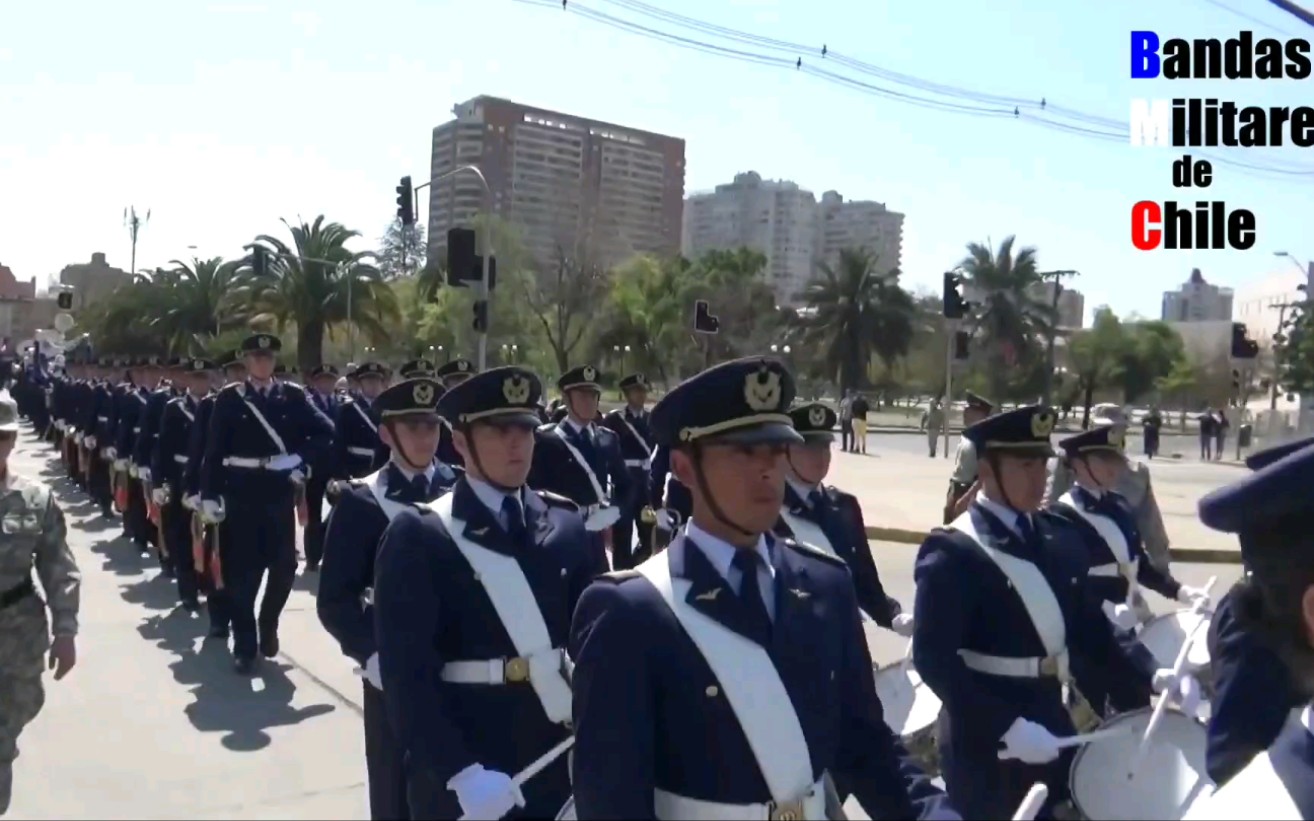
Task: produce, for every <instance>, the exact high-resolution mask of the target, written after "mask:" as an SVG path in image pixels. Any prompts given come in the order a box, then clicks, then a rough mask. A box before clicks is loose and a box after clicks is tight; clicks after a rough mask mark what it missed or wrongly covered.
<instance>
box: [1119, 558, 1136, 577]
mask: <svg viewBox="0 0 1314 821" xmlns="http://www.w3.org/2000/svg"><path fill="white" fill-rule="evenodd" d="M1135 570H1136V565H1134V564H1132V563H1131V562H1123V563H1122V564H1119V565H1118V573H1119V574H1121V575H1122V576H1123V577H1124V578H1127V579H1130V578H1131V577H1132V576H1133V574H1134V573H1135Z"/></svg>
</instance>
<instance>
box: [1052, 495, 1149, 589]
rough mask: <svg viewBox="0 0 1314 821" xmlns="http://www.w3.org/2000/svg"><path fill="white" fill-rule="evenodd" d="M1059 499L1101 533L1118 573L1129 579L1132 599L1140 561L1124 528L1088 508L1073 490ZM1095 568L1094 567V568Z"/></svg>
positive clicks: (1137, 585)
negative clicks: (1132, 552)
mask: <svg viewBox="0 0 1314 821" xmlns="http://www.w3.org/2000/svg"><path fill="white" fill-rule="evenodd" d="M1059 501H1060V502H1062V503H1063V504H1065V505H1067V506H1068V507H1070V508H1072V510H1073V511H1074V512H1075V513H1076V514H1077V515H1078V516H1080V517H1081V519H1082V521H1084V522H1085V523H1086V524H1088V525H1090V526H1091V528H1093V529H1094V530H1095V532H1096V533H1098V534H1099V535H1100V538H1101V539H1103V540H1104V544H1106V545H1108V548H1109V552H1110V553H1112V554H1113V561H1114V562H1115V563H1116V564H1117V566H1118V574H1119V575H1120V576H1122V577H1123V578H1124V579H1126V580H1127V585H1128V590H1127V598H1128V599H1129V600H1130V599H1131V598H1132V597H1133V596H1135V595H1136V590H1137V588H1138V587H1139V584H1138V582H1137V578H1136V573H1137V570H1138V567H1139V563H1138V562H1137V561H1136V560H1135V559H1133V558H1132V555H1131V546H1130V545H1129V544H1127V536H1126V534H1124V533H1123V532H1122V528H1120V527H1118V524H1117V522H1115V521H1113V519H1110V518H1109V517H1108V516H1105V515H1103V514H1100V513H1091V512H1090V511H1088V510H1086V507H1085V505H1083V504H1082V503H1081V502H1080V501H1078V499H1077V498H1076V497H1075V496H1074V495H1073V493H1072V491H1071V490H1069V491H1068V492H1067V493H1065V494H1063V497H1062V498H1060V499H1059ZM1094 569H1095V568H1092V570H1094Z"/></svg>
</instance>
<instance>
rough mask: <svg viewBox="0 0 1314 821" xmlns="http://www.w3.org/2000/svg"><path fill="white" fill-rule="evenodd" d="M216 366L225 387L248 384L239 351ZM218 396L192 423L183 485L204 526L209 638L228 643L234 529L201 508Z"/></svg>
mask: <svg viewBox="0 0 1314 821" xmlns="http://www.w3.org/2000/svg"><path fill="white" fill-rule="evenodd" d="M215 364H217V365H218V366H219V367H220V368H222V369H223V378H224V384H226V385H232V384H240V383H242V382H244V381H246V363H245V362H243V361H242V358H241V357H240V356H238V353H237V352H236V351H229V352H227V353H225V354H223V355H222V356H221V357H220V358H219V360H218V362H216V363H215ZM218 395H219V394H218V393H217V392H215V391H214V390H213V386H211V390H210V392H209V393H207V394H206V395H205V396H204V397H202V398H201V401H200V402H198V403H197V405H196V421H195V422H193V423H192V432H191V437H190V439H189V440H188V442H187V469H186V470H185V471H183V485H184V487H186V491H185V494H186V495H185V496H184V498H183V506H184V507H186V508H187V509H188V510H190V511H192V515H193V516H195V517H196V518H197V519H198V520H199V523H200V530H201V541H202V542H203V548H204V549H203V552H202V557H201V558H202V563H203V565H204V567H205V574H204V575H205V581H206V585H207V588H208V590H207V592H206V596H205V609H206V611H207V612H208V614H209V617H210V632H209V637H210V638H212V639H224V640H226V639H227V638H228V636H229V626H230V625H231V623H232V606H231V605H230V604H229V594H228V591H227V590H225V589H224V587H223V572H222V570H223V569H222V567H221V566H220V565H221V560H220V558H219V551H220V547H221V546H222V545H225V544H231V543H232V533H231V530H232V529H231V526H230V525H229V524H228V523H227V522H225V521H224V520H223V517H222V516H220V517H218V520H217V521H216V520H212V519H210V518H208V517H207V516H206V515H205V511H204V510H203V509H202V507H201V463H202V462H204V461H205V451H206V447H207V446H208V444H209V441H210V439H209V431H210V417H211V416H212V415H213V413H214V403H215V398H216V397H217V396H218Z"/></svg>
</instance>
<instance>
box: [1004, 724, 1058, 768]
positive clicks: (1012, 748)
mask: <svg viewBox="0 0 1314 821" xmlns="http://www.w3.org/2000/svg"><path fill="white" fill-rule="evenodd" d="M1001 740H1002V741H1003V742H1004V749H1002V750H1000V751H999V758H1000V759H1001V760H1004V759H1010V758H1015V759H1017V760H1018V761H1021V762H1022V763H1024V764H1048V763H1049V762H1051V761H1055V760H1057V759H1058V757H1059V755H1061V754H1062V752H1063V751H1062V749H1061V748H1060V747H1059V743H1058V739H1057V738H1055V737H1054V734H1053V733H1051V732H1050V731H1049V730H1046V729H1045V728H1044V727H1042V726H1040V725H1039V724H1037V723H1036V722H1034V721H1028V720H1026V719H1025V718H1019V719H1017V720H1016V721H1014V722H1013V725H1012V726H1011V727H1009V728H1008V732H1006V733H1004V737H1003V739H1001Z"/></svg>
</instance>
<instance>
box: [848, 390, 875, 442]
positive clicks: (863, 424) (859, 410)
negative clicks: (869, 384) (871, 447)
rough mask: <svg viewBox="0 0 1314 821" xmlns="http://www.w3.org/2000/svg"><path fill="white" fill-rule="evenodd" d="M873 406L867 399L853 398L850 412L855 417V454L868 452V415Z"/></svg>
mask: <svg viewBox="0 0 1314 821" xmlns="http://www.w3.org/2000/svg"><path fill="white" fill-rule="evenodd" d="M870 410H871V406H870V405H868V404H867V397H865V396H863V395H862V394H858V395H857V396H855V397H854V398H853V404H852V406H851V408H850V411H851V413H852V415H853V452H854V453H863V454H865V453H866V452H867V413H868V411H870Z"/></svg>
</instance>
